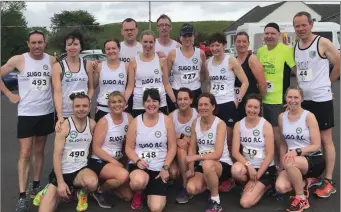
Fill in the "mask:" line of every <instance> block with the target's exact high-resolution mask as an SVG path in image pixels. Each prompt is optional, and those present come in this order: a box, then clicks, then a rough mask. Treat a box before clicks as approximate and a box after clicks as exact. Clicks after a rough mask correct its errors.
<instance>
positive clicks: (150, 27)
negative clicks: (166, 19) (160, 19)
mask: <svg viewBox="0 0 341 212" xmlns="http://www.w3.org/2000/svg"><path fill="white" fill-rule="evenodd" d="M148 3H149V30H152V20H151V2H150V1H149V2H148Z"/></svg>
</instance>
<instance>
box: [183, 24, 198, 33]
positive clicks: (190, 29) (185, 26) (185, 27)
mask: <svg viewBox="0 0 341 212" xmlns="http://www.w3.org/2000/svg"><path fill="white" fill-rule="evenodd" d="M194 32H195V30H194V27H193V25H191V24H183V25H182V26H181V29H180V36H184V35H188V34H194Z"/></svg>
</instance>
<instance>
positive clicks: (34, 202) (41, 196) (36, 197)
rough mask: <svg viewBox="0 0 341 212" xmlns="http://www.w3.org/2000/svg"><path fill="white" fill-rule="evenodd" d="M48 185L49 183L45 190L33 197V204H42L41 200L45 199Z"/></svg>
mask: <svg viewBox="0 0 341 212" xmlns="http://www.w3.org/2000/svg"><path fill="white" fill-rule="evenodd" d="M48 187H49V184H47V185H46V186H45V188H44V189H43V190H41V191H39V192H38V194H37V195H36V196H35V197H34V199H33V205H35V206H39V205H40V202H41V200H42V199H43V197H44V195H45V193H46V191H47V188H48Z"/></svg>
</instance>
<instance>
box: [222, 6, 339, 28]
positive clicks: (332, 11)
mask: <svg viewBox="0 0 341 212" xmlns="http://www.w3.org/2000/svg"><path fill="white" fill-rule="evenodd" d="M284 3H285V1H282V2H279V3H276V4H271V5H268V6H265V7H260V6H256V7H254V8H253V9H252V10H250V11H249V12H247V13H246V14H245V15H243V16H242V17H240V18H239V19H238V20H237V21H235V22H233V23H232V24H231V25H230V26H229V27H227V28H226V29H225V30H224V31H234V30H237V28H238V27H239V26H240V25H242V24H244V23H257V22H259V21H261V20H262V19H264V18H265V17H266V16H268V15H269V14H270V13H272V12H273V11H275V10H276V9H277V8H279V7H280V6H282V5H283V4H284ZM306 5H307V6H308V7H310V8H311V9H312V10H314V11H315V12H316V13H318V14H320V15H321V16H322V18H321V21H323V22H327V21H328V22H335V23H338V24H340V5H335V4H306Z"/></svg>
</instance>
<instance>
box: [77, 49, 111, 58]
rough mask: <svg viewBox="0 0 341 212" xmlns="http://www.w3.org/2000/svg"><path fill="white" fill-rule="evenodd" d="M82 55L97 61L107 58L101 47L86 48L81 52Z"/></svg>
mask: <svg viewBox="0 0 341 212" xmlns="http://www.w3.org/2000/svg"><path fill="white" fill-rule="evenodd" d="M80 56H81V57H82V58H84V59H85V60H90V61H95V60H100V61H105V60H107V56H106V55H105V54H103V52H102V50H101V49H94V50H84V51H82V52H81V54H80Z"/></svg>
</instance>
